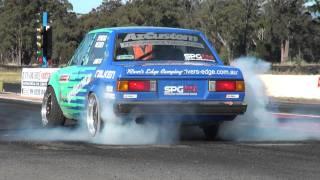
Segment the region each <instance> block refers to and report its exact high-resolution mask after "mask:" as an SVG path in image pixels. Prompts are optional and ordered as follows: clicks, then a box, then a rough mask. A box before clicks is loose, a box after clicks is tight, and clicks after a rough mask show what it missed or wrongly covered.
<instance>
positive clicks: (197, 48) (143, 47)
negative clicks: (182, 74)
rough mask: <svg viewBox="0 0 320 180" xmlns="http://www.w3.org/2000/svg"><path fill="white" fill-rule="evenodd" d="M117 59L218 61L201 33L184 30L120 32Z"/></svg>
mask: <svg viewBox="0 0 320 180" xmlns="http://www.w3.org/2000/svg"><path fill="white" fill-rule="evenodd" d="M115 60H116V61H161V60H165V61H170V60H172V61H211V62H216V61H215V58H214V56H213V54H212V52H211V51H210V49H209V48H208V46H207V45H206V43H205V42H204V41H203V39H202V38H201V37H200V36H198V35H194V34H180V33H122V34H118V36H117V43H116V53H115Z"/></svg>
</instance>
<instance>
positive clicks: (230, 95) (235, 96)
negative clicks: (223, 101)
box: [226, 94, 240, 99]
mask: <svg viewBox="0 0 320 180" xmlns="http://www.w3.org/2000/svg"><path fill="white" fill-rule="evenodd" d="M226 98H227V99H239V98H240V95H239V94H227V95H226Z"/></svg>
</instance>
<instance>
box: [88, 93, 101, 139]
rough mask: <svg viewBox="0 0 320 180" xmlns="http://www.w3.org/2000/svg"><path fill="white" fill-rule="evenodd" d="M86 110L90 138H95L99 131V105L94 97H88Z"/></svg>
mask: <svg viewBox="0 0 320 180" xmlns="http://www.w3.org/2000/svg"><path fill="white" fill-rule="evenodd" d="M87 108H88V110H87V127H88V130H89V133H90V135H91V136H95V135H96V134H97V133H98V130H99V129H100V114H99V104H98V102H97V100H96V98H95V96H93V95H92V96H90V97H89V101H88V107H87Z"/></svg>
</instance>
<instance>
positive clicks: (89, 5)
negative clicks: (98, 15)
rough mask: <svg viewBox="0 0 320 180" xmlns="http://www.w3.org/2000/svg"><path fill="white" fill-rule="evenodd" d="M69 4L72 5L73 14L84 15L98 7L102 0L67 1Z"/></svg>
mask: <svg viewBox="0 0 320 180" xmlns="http://www.w3.org/2000/svg"><path fill="white" fill-rule="evenodd" d="M69 2H70V3H71V4H72V5H73V11H74V12H76V13H81V14H86V13H89V12H90V11H91V10H92V9H93V8H96V7H98V6H99V5H100V4H101V3H102V0H69Z"/></svg>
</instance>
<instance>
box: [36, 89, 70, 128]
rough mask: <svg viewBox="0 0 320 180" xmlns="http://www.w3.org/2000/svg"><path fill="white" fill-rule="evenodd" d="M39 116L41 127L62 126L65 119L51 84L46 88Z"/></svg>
mask: <svg viewBox="0 0 320 180" xmlns="http://www.w3.org/2000/svg"><path fill="white" fill-rule="evenodd" d="M41 117H42V118H41V119H42V121H41V122H42V126H43V127H58V126H63V125H64V123H65V120H66V118H65V117H64V115H63V113H62V111H61V108H60V106H59V104H58V101H57V98H56V94H55V92H54V89H53V88H52V87H51V86H49V87H48V88H47V90H46V92H45V94H44V97H43V101H42V107H41Z"/></svg>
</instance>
